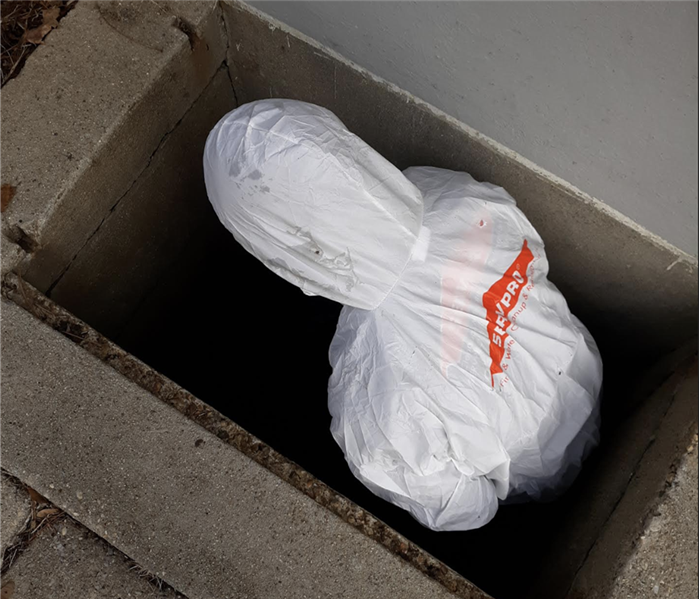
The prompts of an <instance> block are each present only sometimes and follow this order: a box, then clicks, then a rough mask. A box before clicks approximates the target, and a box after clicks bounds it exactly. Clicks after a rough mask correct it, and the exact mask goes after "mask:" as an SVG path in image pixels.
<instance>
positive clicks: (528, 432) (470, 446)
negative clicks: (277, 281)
mask: <svg viewBox="0 0 699 599" xmlns="http://www.w3.org/2000/svg"><path fill="white" fill-rule="evenodd" d="M405 175H406V177H407V178H408V179H410V180H411V181H412V182H413V183H415V185H416V186H417V187H418V188H419V189H420V191H421V192H422V194H423V197H424V200H425V219H424V227H425V228H426V229H427V230H428V231H429V243H427V244H425V245H420V244H418V246H416V248H415V251H414V253H413V257H412V259H411V261H410V262H409V263H408V265H407V266H406V268H405V270H404V272H403V274H402V276H401V277H400V280H399V282H398V283H397V284H396V286H395V287H394V288H393V290H392V292H391V293H390V295H389V296H388V297H387V298H386V300H384V302H383V303H382V304H381V305H380V306H379V307H378V308H377V309H375V310H372V311H367V310H358V309H354V308H344V309H343V311H342V313H341V315H340V322H339V324H338V327H337V332H336V334H335V337H334V339H333V341H332V345H331V348H330V362H331V364H332V366H333V374H332V377H331V379H330V386H329V406H330V412H331V414H332V416H333V422H332V426H331V430H332V434H333V436H334V438H335V440H336V441H337V442H338V444H339V445H340V446H341V447H342V449H343V451H344V453H345V456H346V458H347V461H348V463H349V465H350V468H351V469H352V472H353V473H354V475H355V476H356V477H357V478H359V479H360V480H361V481H362V482H363V483H364V484H365V485H366V486H367V487H369V488H370V489H371V490H372V491H373V492H374V493H376V494H377V495H379V496H380V497H382V498H384V499H386V500H388V501H391V502H392V503H395V504H396V505H399V506H401V507H403V508H405V509H407V510H408V511H410V513H411V514H413V516H414V517H415V518H417V520H419V521H420V522H421V523H422V524H424V525H425V526H428V527H429V528H432V529H433V530H468V529H472V528H478V527H480V526H482V525H484V524H485V523H487V522H488V521H489V520H490V519H491V518H492V517H493V516H494V515H495V512H496V510H497V507H498V502H499V500H504V499H506V498H508V497H510V498H511V499H512V498H516V499H521V498H522V496H528V497H531V498H533V499H546V498H548V497H551V496H553V495H554V494H555V493H557V492H560V491H562V490H563V489H564V488H565V487H566V486H567V485H568V484H569V483H570V482H572V478H574V475H575V474H576V473H577V470H578V469H579V467H580V463H581V461H582V460H583V458H584V457H585V455H586V454H587V452H588V451H589V450H590V449H591V448H592V447H593V446H594V445H595V443H596V440H597V399H598V395H599V391H600V386H601V380H602V364H601V360H600V356H599V352H598V350H597V347H596V345H595V343H594V340H593V339H592V337H591V336H590V335H589V333H588V332H587V330H586V329H585V328H584V327H583V326H582V324H581V323H580V322H579V321H578V320H577V319H576V318H575V317H574V316H573V315H571V313H570V311H569V310H568V307H567V305H566V302H565V300H564V298H563V296H562V295H561V294H560V292H559V291H558V290H557V289H556V288H555V287H554V286H553V285H552V284H551V283H550V282H549V281H548V280H547V279H546V275H547V272H548V263H547V261H546V256H545V253H544V246H543V242H542V241H541V238H540V237H539V235H538V234H537V233H536V231H535V230H534V228H533V227H532V226H531V225H530V224H529V222H528V221H527V219H526V218H525V216H524V215H523V214H522V213H521V212H520V211H519V210H518V209H517V207H516V206H515V202H514V200H513V199H512V198H511V197H510V196H509V195H508V194H507V193H506V192H505V191H504V190H503V189H501V188H498V187H495V186H493V185H489V184H485V183H478V182H476V181H475V180H474V179H473V178H472V177H470V176H469V175H467V174H466V173H457V172H453V171H447V170H442V169H436V168H410V169H408V170H407V171H405ZM425 237H426V236H425Z"/></svg>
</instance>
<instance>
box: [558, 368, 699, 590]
mask: <svg viewBox="0 0 699 599" xmlns="http://www.w3.org/2000/svg"><path fill="white" fill-rule="evenodd" d="M668 390H669V391H670V392H671V394H672V399H671V402H670V404H669V405H668V406H667V408H666V411H665V413H664V414H661V415H659V417H658V420H657V422H658V424H657V427H656V428H655V430H654V431H652V436H650V438H645V439H642V441H645V445H646V447H645V450H644V451H643V452H642V453H641V454H640V455H639V456H638V458H637V462H636V464H635V465H634V468H633V470H632V471H631V472H630V473H629V475H628V476H629V478H628V486H627V487H626V489H625V490H624V493H623V496H622V497H621V498H620V500H619V501H618V503H617V504H616V506H615V508H614V511H613V512H612V513H611V515H610V516H609V518H608V519H607V521H606V522H605V523H604V528H603V529H602V531H601V532H600V534H599V537H598V538H597V540H596V542H595V544H594V546H593V547H592V549H591V550H590V552H589V555H588V556H587V559H586V560H585V562H584V564H583V565H582V567H581V568H580V569H579V571H578V573H577V576H576V577H575V579H574V580H573V583H572V585H571V587H570V590H569V592H568V594H567V599H605V598H606V597H608V596H609V593H610V590H611V589H612V587H613V586H614V584H615V581H616V579H617V577H618V576H619V575H620V573H621V572H622V568H624V564H625V563H626V560H627V559H628V556H629V555H630V554H631V552H632V549H633V546H634V543H635V542H636V541H637V539H638V537H639V535H640V534H641V531H643V529H644V527H645V525H644V523H645V522H646V521H647V520H648V519H649V518H650V517H651V515H652V514H653V513H654V511H655V510H656V509H657V506H658V504H659V498H660V497H662V496H663V494H664V493H665V491H666V487H667V484H668V480H672V479H671V478H670V479H668V474H669V473H672V471H673V468H674V467H676V466H677V461H678V456H683V455H684V454H685V453H686V451H687V446H688V444H689V443H691V442H692V439H693V438H694V437H695V435H696V431H697V420H698V415H697V411H698V410H699V406H698V405H697V373H696V362H695V363H694V366H693V367H692V370H691V371H690V372H689V373H688V374H686V376H683V377H680V380H678V379H677V378H676V377H673V378H671V379H670V380H669V381H668V382H667V383H666V384H665V385H664V389H661V392H667V391H668ZM649 403H651V405H652V402H649ZM648 415H649V413H645V414H643V413H642V414H641V418H645V417H647V416H648ZM624 432H626V433H627V434H628V431H623V430H622V431H620V434H624ZM624 448H625V447H624V445H622V446H620V448H619V449H622V450H623V449H624ZM631 448H632V449H633V446H631ZM619 457H620V458H621V459H623V456H619ZM618 478H619V479H620V480H621V481H622V482H623V479H624V477H623V476H618ZM695 497H696V495H695ZM688 504H689V501H687V502H686V503H685V505H688ZM578 517H584V514H583V513H582V512H581V514H580V515H579V516H578ZM692 518H693V519H694V531H696V506H695V508H694V511H693V512H690V513H688V514H686V521H691V519H692ZM694 531H692V530H685V531H684V533H683V534H682V536H681V537H680V538H678V544H681V543H682V539H686V542H685V544H686V543H689V542H690V541H689V540H688V539H689V537H690V535H691V537H692V538H693V539H694V541H693V542H694V543H695V545H694V546H695V547H696V534H695V533H694ZM685 535H686V536H685ZM656 547H657V549H658V551H660V552H662V555H658V556H657V558H656V559H658V560H659V561H661V562H662V561H667V562H668V563H670V562H672V560H673V559H674V558H673V556H674V554H675V551H676V549H680V547H679V546H678V547H677V548H675V547H673V545H672V544H665V545H657V546H656ZM680 551H682V550H681V549H680ZM677 574H678V576H682V574H681V573H680V572H678V573H677ZM693 576H694V578H695V579H696V570H695V571H694V574H693ZM685 584H693V583H692V581H691V580H688V581H685Z"/></svg>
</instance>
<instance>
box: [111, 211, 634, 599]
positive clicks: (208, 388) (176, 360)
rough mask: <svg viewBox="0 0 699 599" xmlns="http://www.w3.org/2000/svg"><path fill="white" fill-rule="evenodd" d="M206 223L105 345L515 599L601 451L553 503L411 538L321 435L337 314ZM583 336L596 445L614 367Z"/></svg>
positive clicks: (614, 413) (601, 336) (609, 410)
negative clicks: (597, 402)
mask: <svg viewBox="0 0 699 599" xmlns="http://www.w3.org/2000/svg"><path fill="white" fill-rule="evenodd" d="M213 219H214V217H213V213H212V225H211V231H210V232H207V234H206V235H203V236H202V238H201V243H202V244H206V248H207V249H206V251H205V252H204V254H203V255H202V254H201V253H199V255H200V256H201V257H200V258H199V259H198V260H196V261H194V262H190V263H189V264H187V263H186V262H185V261H182V260H178V261H177V264H176V266H174V267H173V270H172V272H170V273H164V274H163V281H167V282H166V283H164V284H163V285H162V286H159V291H156V292H154V293H153V294H152V296H151V297H150V298H149V299H148V300H147V301H146V302H145V303H144V304H143V305H142V307H141V309H140V313H139V314H138V315H137V317H136V318H135V319H133V320H132V324H131V326H130V327H127V328H126V330H125V332H124V333H123V334H122V335H121V336H120V337H118V338H117V339H116V341H117V342H118V343H119V344H120V345H122V346H123V347H124V348H125V349H126V350H128V351H130V352H131V353H133V354H134V355H136V356H137V357H139V358H141V359H142V360H143V361H145V362H146V363H148V364H149V365H151V366H153V367H154V368H156V369H157V370H159V371H161V372H162V373H163V374H165V375H167V376H168V377H170V378H171V379H173V380H174V381H176V382H177V383H178V384H180V385H181V386H183V387H185V388H186V389H188V390H189V391H191V392H192V393H194V394H195V395H196V396H198V397H199V398H200V399H202V400H204V401H206V402H207V403H209V404H210V405H212V406H213V407H215V408H216V409H218V410H219V411H220V412H222V413H223V414H225V415H226V416H228V417H229V418H231V419H232V420H233V421H235V422H236V423H238V424H240V425H241V426H243V427H244V428H246V429H247V430H248V431H250V432H251V433H253V434H254V435H256V436H257V437H259V438H260V439H262V440H263V441H265V442H267V443H268V444H270V445H271V446H272V447H274V448H275V449H276V450H277V451H279V452H281V453H282V454H283V455H285V456H287V457H288V458H290V459H292V460H293V461H295V462H297V463H298V464H300V465H301V466H302V467H304V468H305V469H307V470H308V471H310V472H311V473H312V474H314V475H315V476H316V477H318V478H319V479H321V480H323V481H324V482H325V483H327V484H329V485H330V486H331V487H333V488H334V489H336V490H337V491H339V492H340V493H342V494H344V495H345V496H347V497H349V498H350V499H352V500H353V501H355V502H356V503H358V504H359V505H361V506H363V507H364V508H365V509H367V510H369V511H370V512H371V513H373V514H374V515H375V516H377V517H378V518H380V519H381V520H383V521H384V522H386V523H387V524H389V525H390V526H392V527H393V528H395V529H396V530H398V531H399V532H400V533H402V534H404V535H405V536H406V537H407V538H409V539H411V540H412V541H414V542H416V543H417V544H418V545H420V546H421V547H423V548H424V549H425V550H427V551H428V552H430V553H431V554H432V555H434V556H436V557H437V558H439V559H441V560H442V561H444V562H445V563H446V564H448V565H449V566H450V567H452V568H453V569H455V570H456V571H458V572H459V573H461V574H462V575H463V576H465V577H466V578H467V579H469V580H471V581H472V582H474V583H475V584H477V585H478V586H480V587H481V588H482V589H484V590H485V591H487V592H489V593H491V594H492V595H494V596H495V597H496V598H498V599H500V598H502V599H508V598H512V599H515V598H517V599H519V598H521V597H523V596H525V595H526V594H527V591H528V589H529V587H530V586H531V585H532V584H533V583H534V581H535V579H536V578H537V576H539V575H540V574H541V572H542V571H545V568H546V567H547V564H546V563H545V556H546V555H547V551H549V550H550V549H551V544H552V542H553V538H554V533H555V531H556V530H557V529H558V528H559V527H560V526H561V523H562V522H564V520H565V518H566V517H567V513H568V512H569V504H570V501H571V500H573V499H574V497H575V496H576V489H578V488H579V485H584V484H586V482H589V481H590V480H591V479H593V478H594V471H595V465H594V464H595V461H596V460H597V459H598V458H599V455H600V453H602V452H603V451H604V446H602V447H601V448H600V449H598V450H597V452H596V454H593V456H592V458H591V459H590V460H588V462H587V464H586V467H585V468H584V470H583V473H582V475H581V477H579V479H578V481H577V482H576V485H575V486H574V487H573V488H572V489H571V490H570V491H568V493H567V494H566V495H565V496H564V497H562V498H561V499H559V500H558V501H555V502H553V503H549V504H525V505H517V506H505V507H501V508H500V510H499V512H498V514H497V516H496V517H495V519H494V520H493V521H492V522H491V523H490V524H488V525H486V526H485V527H484V528H482V529H480V530H475V531H469V532H458V533H456V532H453V533H443V532H441V533H437V532H433V531H430V530H428V529H426V528H423V527H422V526H421V525H420V524H418V523H417V522H416V521H415V520H413V519H412V517H411V516H410V515H409V514H408V513H407V512H404V511H403V510H401V509H399V508H397V507H394V506H393V505H391V504H389V503H387V502H385V501H383V500H381V499H379V498H377V497H376V496H374V495H373V494H372V493H371V492H369V491H368V490H367V489H366V488H365V487H364V486H363V485H362V484H361V483H359V482H358V481H357V480H356V479H355V478H354V477H353V476H352V474H351V473H350V471H349V468H348V467H347V465H346V463H345V461H344V457H343V455H342V452H341V451H340V449H339V448H338V447H337V445H336V444H335V442H334V440H333V439H332V437H331V435H330V432H329V426H330V416H329V414H328V409H327V403H326V399H327V391H326V389H327V380H328V377H329V375H330V367H329V364H328V358H327V352H328V347H329V345H330V340H331V338H332V336H333V334H334V331H335V324H336V322H337V318H338V314H339V311H340V309H341V306H340V305H338V304H335V303H333V302H331V301H328V300H325V299H322V298H319V297H306V296H304V295H303V294H302V293H301V291H299V290H298V289H297V288H295V287H294V286H292V285H290V284H288V283H286V282H285V281H283V280H282V279H280V278H279V277H277V276H276V275H274V274H273V273H272V272H270V271H269V270H267V269H266V268H265V267H264V266H263V265H262V264H261V263H259V262H258V261H257V260H256V259H255V258H253V257H252V256H250V255H249V254H247V253H246V252H245V251H244V250H243V249H242V248H241V247H240V246H239V245H238V244H237V243H236V242H235V241H234V239H233V237H232V236H231V235H230V234H229V233H228V232H227V231H226V230H225V229H224V228H223V227H222V226H221V225H219V224H218V223H217V222H214V220H213ZM190 249H191V248H190ZM190 253H193V254H196V253H197V252H190ZM591 328H592V333H593V334H594V335H595V336H596V338H597V340H598V342H599V343H600V345H601V348H602V351H603V356H604V358H605V370H606V379H605V397H606V400H605V402H604V405H603V418H604V431H603V432H604V433H605V436H606V435H609V434H610V433H609V431H610V430H613V428H614V425H615V422H616V421H617V419H618V417H619V413H618V410H615V409H614V406H615V405H621V404H623V403H624V402H623V401H622V402H615V400H614V398H615V397H619V398H620V399H623V397H624V396H623V395H621V389H622V387H621V385H620V384H619V383H620V382H621V381H620V380H619V379H615V374H616V373H623V372H624V370H625V369H624V368H623V365H621V364H620V360H619V356H618V355H615V353H614V351H613V345H612V343H613V334H611V333H610V332H609V331H605V330H595V328H594V326H593V327H591ZM635 368H636V369H637V368H638V364H636V366H635ZM560 550H561V551H565V550H566V548H565V547H561V548H560Z"/></svg>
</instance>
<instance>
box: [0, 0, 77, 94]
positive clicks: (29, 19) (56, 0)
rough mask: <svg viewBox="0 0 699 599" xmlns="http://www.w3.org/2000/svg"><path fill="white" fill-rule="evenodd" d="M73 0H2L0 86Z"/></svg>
mask: <svg viewBox="0 0 699 599" xmlns="http://www.w3.org/2000/svg"><path fill="white" fill-rule="evenodd" d="M76 3H77V0H3V2H2V3H0V15H1V22H2V36H1V38H2V40H1V41H2V43H1V46H2V54H1V58H2V61H1V62H2V85H5V83H7V82H8V81H9V80H10V79H12V78H13V77H16V76H17V75H19V72H20V71H21V70H22V67H23V66H24V63H25V62H26V60H27V58H28V57H29V55H30V54H31V53H32V52H33V51H34V50H35V49H36V48H38V47H39V46H40V45H41V44H42V43H43V41H44V38H46V36H47V35H48V34H49V33H50V32H51V30H52V29H55V28H56V27H58V22H59V21H60V20H61V19H62V18H63V17H64V16H65V15H67V14H68V12H69V11H70V10H71V9H72V8H73V7H74V6H75V4H76Z"/></svg>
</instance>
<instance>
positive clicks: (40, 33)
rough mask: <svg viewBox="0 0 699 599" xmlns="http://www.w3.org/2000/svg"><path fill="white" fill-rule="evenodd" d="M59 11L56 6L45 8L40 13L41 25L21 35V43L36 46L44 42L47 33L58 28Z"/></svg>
mask: <svg viewBox="0 0 699 599" xmlns="http://www.w3.org/2000/svg"><path fill="white" fill-rule="evenodd" d="M60 12H61V9H60V8H58V6H54V7H52V8H45V9H44V10H43V12H42V13H41V20H42V22H41V25H39V26H38V27H34V29H28V30H27V31H25V32H24V35H22V40H21V42H22V43H29V44H34V45H35V46H38V45H39V44H41V43H42V42H43V41H44V38H45V37H46V36H47V35H48V34H49V31H51V30H52V29H55V28H56V27H58V15H59V14H60Z"/></svg>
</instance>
